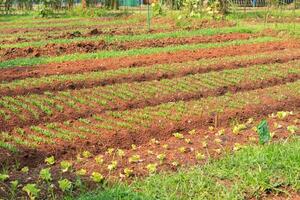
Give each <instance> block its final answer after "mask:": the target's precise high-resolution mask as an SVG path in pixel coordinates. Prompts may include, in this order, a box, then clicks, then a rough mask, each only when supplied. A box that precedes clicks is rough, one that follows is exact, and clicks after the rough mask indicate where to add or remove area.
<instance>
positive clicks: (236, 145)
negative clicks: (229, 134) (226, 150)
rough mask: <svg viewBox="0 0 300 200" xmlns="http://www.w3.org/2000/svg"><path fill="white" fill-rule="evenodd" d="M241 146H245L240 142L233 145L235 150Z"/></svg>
mask: <svg viewBox="0 0 300 200" xmlns="http://www.w3.org/2000/svg"><path fill="white" fill-rule="evenodd" d="M241 148H243V145H241V144H240V143H235V144H234V146H233V151H238V150H240V149H241Z"/></svg>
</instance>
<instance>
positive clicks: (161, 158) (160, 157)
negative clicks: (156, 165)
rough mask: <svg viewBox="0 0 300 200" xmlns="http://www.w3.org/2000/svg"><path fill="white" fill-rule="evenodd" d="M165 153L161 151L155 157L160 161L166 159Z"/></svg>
mask: <svg viewBox="0 0 300 200" xmlns="http://www.w3.org/2000/svg"><path fill="white" fill-rule="evenodd" d="M166 157H167V156H166V154H164V153H161V154H158V155H157V156H156V158H157V159H158V160H159V161H160V162H161V163H162V162H163V161H164V160H165V159H166Z"/></svg>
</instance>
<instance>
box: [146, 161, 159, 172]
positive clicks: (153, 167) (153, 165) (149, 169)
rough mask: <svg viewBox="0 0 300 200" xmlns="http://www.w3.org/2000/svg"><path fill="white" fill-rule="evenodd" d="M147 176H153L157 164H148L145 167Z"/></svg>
mask: <svg viewBox="0 0 300 200" xmlns="http://www.w3.org/2000/svg"><path fill="white" fill-rule="evenodd" d="M146 168H147V170H148V172H149V174H154V173H155V172H156V171H157V164H156V163H153V164H148V165H147V166H146Z"/></svg>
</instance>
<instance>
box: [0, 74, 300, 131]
mask: <svg viewBox="0 0 300 200" xmlns="http://www.w3.org/2000/svg"><path fill="white" fill-rule="evenodd" d="M298 79H300V74H292V75H289V76H287V77H284V78H270V79H265V80H261V81H255V82H244V83H242V84H239V85H233V86H228V87H227V86H226V87H220V88H217V89H213V90H206V91H199V92H193V93H192V92H181V93H175V94H172V95H159V94H157V96H156V97H153V98H151V99H138V100H130V101H120V100H118V101H116V102H114V103H110V105H109V107H92V106H86V105H82V104H81V105H79V106H76V108H77V109H74V108H70V107H66V108H65V110H64V112H63V113H61V112H53V114H52V115H51V116H47V115H46V114H45V113H40V117H39V119H38V120H37V119H34V118H33V117H31V115H30V114H29V113H22V114H24V115H25V116H26V115H29V116H26V117H25V119H27V120H25V121H22V120H20V119H19V118H18V117H16V116H14V117H13V116H12V118H11V119H10V120H8V121H5V120H4V119H1V120H0V131H12V130H13V129H14V128H16V127H22V128H23V127H28V126H32V125H40V124H43V123H50V122H64V121H67V120H76V119H79V118H87V117H90V116H92V115H94V114H101V113H104V112H106V111H108V110H111V111H124V110H129V109H137V108H144V107H147V106H156V105H159V104H162V103H168V102H176V101H189V100H195V99H201V98H206V97H209V96H221V95H224V94H225V93H227V92H232V93H236V92H241V91H250V90H255V89H262V88H267V87H270V86H275V85H280V84H285V83H289V82H294V81H297V80H298Z"/></svg>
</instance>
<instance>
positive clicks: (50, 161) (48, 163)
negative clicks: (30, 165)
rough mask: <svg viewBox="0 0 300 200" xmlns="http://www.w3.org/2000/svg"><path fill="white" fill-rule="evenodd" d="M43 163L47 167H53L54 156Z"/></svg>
mask: <svg viewBox="0 0 300 200" xmlns="http://www.w3.org/2000/svg"><path fill="white" fill-rule="evenodd" d="M45 163H46V164H47V165H54V163H55V158H54V156H50V157H48V158H46V159H45Z"/></svg>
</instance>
